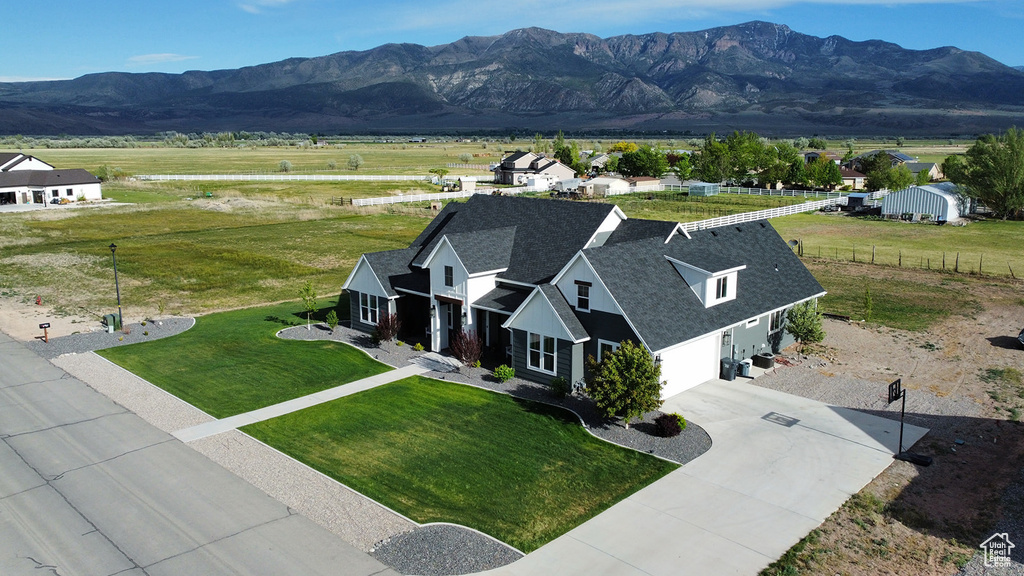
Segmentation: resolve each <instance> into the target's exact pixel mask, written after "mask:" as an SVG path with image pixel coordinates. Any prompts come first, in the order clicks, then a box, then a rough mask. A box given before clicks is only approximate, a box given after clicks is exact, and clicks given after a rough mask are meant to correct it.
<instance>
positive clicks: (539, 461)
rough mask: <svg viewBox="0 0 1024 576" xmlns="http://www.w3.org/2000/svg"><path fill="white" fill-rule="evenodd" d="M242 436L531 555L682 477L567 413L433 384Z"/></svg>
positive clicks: (325, 408) (327, 407)
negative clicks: (641, 492) (664, 480)
mask: <svg viewBox="0 0 1024 576" xmlns="http://www.w3.org/2000/svg"><path fill="white" fill-rule="evenodd" d="M242 430H243V431H244V432H245V433H247V434H250V435H252V436H254V437H255V438H257V439H259V440H261V441H263V442H266V443H267V444H270V445H271V446H274V447H275V448H277V449H279V450H282V451H283V452H285V453H287V454H289V455H291V456H293V457H295V458H297V459H299V460H300V461H302V462H305V463H306V464H308V465H310V466H312V467H313V468H316V469H317V470H320V471H321V472H323V473H325V474H327V475H329V476H331V477H333V478H335V479H337V480H338V481H340V482H342V483H344V484H345V485H347V486H350V487H352V488H354V489H355V490H357V491H359V492H361V493H362V494H365V495H366V496H369V497H370V498H373V499H374V500H376V501H378V502H380V503H382V504H384V505H386V506H388V507H390V508H392V509H394V510H396V511H398V512H400V513H402V514H404V515H406V516H408V517H410V518H412V519H413V520H415V521H417V522H421V523H425V522H442V521H443V522H453V523H457V524H462V525H465V526H469V527H472V528H475V529H477V530H480V531H482V532H485V533H487V534H490V535H491V536H494V537H495V538H498V539H499V540H502V541H503V542H506V543H508V544H510V545H512V546H515V547H516V548H518V549H520V550H522V551H524V552H530V551H532V550H535V549H537V548H538V547H540V546H542V545H543V544H545V543H546V542H549V541H550V540H552V539H554V538H556V537H557V536H559V535H561V534H563V533H565V532H566V531H568V530H570V529H572V528H573V527H575V526H577V525H579V524H580V523H582V522H584V521H585V520H587V519H588V518H591V517H593V516H595V515H596V514H598V513H599V512H601V511H603V510H605V509H607V508H608V507H609V506H611V505H612V504H614V503H616V502H618V501H619V500H622V499H623V498H625V497H626V496H628V495H629V494H632V493H633V492H635V491H637V490H638V489H640V488H641V487H643V486H646V485H647V484H649V483H651V482H653V481H654V480H656V479H658V478H660V477H662V476H664V475H665V474H667V473H669V472H671V471H672V470H675V469H676V468H678V465H676V464H673V463H671V462H666V461H664V460H659V459H657V458H654V457H652V456H649V455H646V454H642V453H639V452H636V451H633V450H628V449H625V448H620V447H618V446H613V445H611V444H608V443H606V442H604V441H601V440H598V439H596V438H594V437H592V436H590V435H589V434H588V433H587V432H586V431H585V430H584V429H583V427H582V426H581V425H580V424H579V421H578V420H577V419H576V417H575V416H574V415H572V414H571V413H569V412H567V411H565V410H562V409H560V408H555V407H553V406H548V405H545V404H539V403H536V402H529V401H525V400H518V399H515V398H512V397H510V396H506V395H503V394H497V393H494V392H489V391H485V390H480V389H477V388H473V387H470V386H465V385H461V384H452V383H449V382H441V381H438V380H432V379H428V378H423V377H413V378H408V379H405V380H400V381H398V382H393V383H391V384H386V385H384V386H381V387H378V388H374V389H372V390H369V391H366V392H361V393H359V394H356V395H353V396H348V397H345V398H341V399H339V400H335V401H333V402H329V403H326V404H321V405H319V406H315V407H313V408H308V409H306V410H302V411H300V412H295V413H293V414H289V415H286V416H282V417H279V418H275V419H273V420H268V421H265V422H260V423H257V424H252V425H250V426H246V427H245V428H243V429H242Z"/></svg>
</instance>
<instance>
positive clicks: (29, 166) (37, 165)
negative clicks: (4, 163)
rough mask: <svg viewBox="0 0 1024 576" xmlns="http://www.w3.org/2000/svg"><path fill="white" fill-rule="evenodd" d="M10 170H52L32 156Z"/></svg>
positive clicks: (51, 167)
mask: <svg viewBox="0 0 1024 576" xmlns="http://www.w3.org/2000/svg"><path fill="white" fill-rule="evenodd" d="M10 170H53V166H50V165H49V164H47V163H46V162H43V161H42V160H40V159H38V158H36V157H34V156H33V157H31V158H29V159H27V160H23V161H21V162H19V163H17V164H15V165H14V166H12V167H11V168H10Z"/></svg>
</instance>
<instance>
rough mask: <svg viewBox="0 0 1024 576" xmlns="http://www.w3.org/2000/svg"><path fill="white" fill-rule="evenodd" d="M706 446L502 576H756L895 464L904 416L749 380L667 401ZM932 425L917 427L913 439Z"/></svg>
mask: <svg viewBox="0 0 1024 576" xmlns="http://www.w3.org/2000/svg"><path fill="white" fill-rule="evenodd" d="M662 409H663V410H665V411H666V412H672V411H676V412H679V413H680V414H683V415H685V416H686V417H687V418H688V419H689V420H691V421H693V422H696V423H698V424H700V425H701V426H702V427H703V428H704V429H705V430H706V431H707V432H708V434H710V435H711V440H712V443H713V444H712V447H711V450H709V451H708V452H707V453H706V454H704V455H703V456H701V457H699V458H697V459H696V460H694V461H693V462H690V463H689V464H687V465H686V466H683V467H682V468H680V469H679V470H677V471H675V472H673V473H672V474H669V475H668V476H666V477H665V478H663V479H661V480H659V481H658V482H656V483H654V484H652V485H650V486H648V487H646V488H644V489H643V490H640V491H639V492H637V493H636V494H633V495H632V496H630V497H629V498H627V499H626V500H624V501H622V502H619V503H618V504H616V505H615V506H613V507H612V508H610V509H609V510H607V511H606V512H604V513H603V514H600V515H599V516H597V517H596V518H593V519H592V520H590V521H588V522H586V523H584V524H583V525H581V526H579V527H577V528H575V529H574V530H572V531H570V532H569V533H567V534H565V535H563V536H561V537H560V538H558V539H556V540H554V541H553V542H551V543H549V544H547V545H546V546H544V547H542V548H541V549H539V550H537V551H535V552H533V553H532V554H530V555H528V556H526V557H525V558H523V559H522V560H520V561H518V562H516V563H514V564H511V565H509V566H506V567H504V568H500V569H497V570H493V571H491V572H488V574H492V575H495V576H497V575H502V576H504V575H509V576H511V575H524V576H525V575H528V574H565V575H570V574H580V575H584V574H586V575H594V574H615V575H623V576H625V575H645V574H647V575H665V576H670V575H671V576H678V575H680V574H743V575H750V576H753V575H755V574H757V573H758V572H759V571H761V570H762V569H763V568H765V567H766V566H767V565H768V564H770V563H771V562H773V561H775V560H776V559H778V558H779V557H780V556H782V554H783V553H785V552H786V550H788V549H789V548H790V547H791V546H793V544H796V543H797V542H798V541H799V540H800V539H801V538H803V537H804V536H805V535H807V533H808V532H810V531H811V530H812V529H814V528H816V527H817V526H818V525H819V524H821V522H822V521H823V520H825V518H827V517H828V516H829V515H830V514H831V513H832V512H834V511H835V510H836V509H838V508H839V506H841V505H842V504H843V502H845V501H846V499H847V498H849V497H850V496H851V495H852V494H854V493H856V492H859V491H860V489H861V488H863V487H864V485H866V484H867V483H868V482H870V481H871V480H872V479H873V478H874V477H875V476H877V475H878V474H879V473H880V472H881V471H882V470H884V469H885V468H886V467H887V466H889V464H891V463H892V455H893V453H894V452H895V451H896V448H897V446H896V445H897V443H898V437H899V422H895V421H892V420H887V419H884V418H879V417H877V416H872V415H868V414H863V413H860V412H856V411H854V410H848V409H845V408H837V407H833V406H828V405H825V404H822V403H821V402H816V401H814V400H808V399H805V398H800V397H797V396H791V395H789V394H784V393H781V392H776V391H773V390H768V389H765V388H760V387H757V386H753V385H750V384H745V383H740V382H738V381H737V382H722V381H712V382H708V383H706V384H702V385H700V386H698V387H696V388H693V389H691V390H688V391H686V392H683V393H682V394H679V395H677V396H674V397H673V398H670V399H669V400H668V401H666V402H665V405H664V407H663V408H662ZM925 432H927V430H926V429H924V428H918V427H916V426H907V427H906V431H905V433H904V441H903V443H904V447H907V446H910V445H912V444H913V443H915V442H917V440H919V439H920V438H921V437H922V436H924V434H925Z"/></svg>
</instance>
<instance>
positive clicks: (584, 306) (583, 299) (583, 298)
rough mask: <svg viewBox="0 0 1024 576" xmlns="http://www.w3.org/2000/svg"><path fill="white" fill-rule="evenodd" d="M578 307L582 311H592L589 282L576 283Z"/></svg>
mask: <svg viewBox="0 0 1024 576" xmlns="http://www.w3.org/2000/svg"><path fill="white" fill-rule="evenodd" d="M576 309H577V310H579V311H580V312H589V311H590V286H588V285H587V284H577V285H576Z"/></svg>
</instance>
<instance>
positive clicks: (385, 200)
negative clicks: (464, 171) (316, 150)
mask: <svg viewBox="0 0 1024 576" xmlns="http://www.w3.org/2000/svg"><path fill="white" fill-rule="evenodd" d="M495 190H497V189H495V188H478V189H476V190H474V191H472V192H438V193H435V194H402V195H395V196H384V197H382V198H353V199H352V205H353V206H383V205H385V204H402V203H405V202H432V201H434V200H451V199H453V198H469V197H470V196H472V195H474V194H491V193H492V192H494V191H495ZM500 190H501V193H502V194H519V193H520V192H523V191H524V188H501V189H500Z"/></svg>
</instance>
